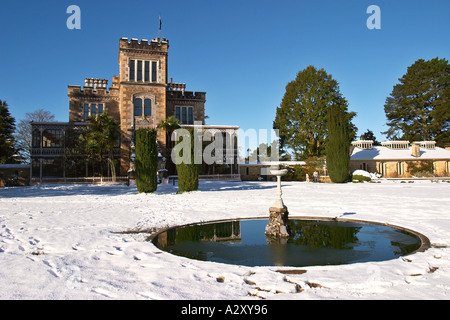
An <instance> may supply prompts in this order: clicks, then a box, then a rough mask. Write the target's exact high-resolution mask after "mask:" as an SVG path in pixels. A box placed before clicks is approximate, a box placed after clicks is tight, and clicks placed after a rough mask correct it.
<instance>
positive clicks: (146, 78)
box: [144, 61, 150, 81]
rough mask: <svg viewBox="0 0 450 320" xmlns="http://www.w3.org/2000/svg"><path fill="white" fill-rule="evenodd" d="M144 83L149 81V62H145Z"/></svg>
mask: <svg viewBox="0 0 450 320" xmlns="http://www.w3.org/2000/svg"><path fill="white" fill-rule="evenodd" d="M144 81H150V61H145V68H144Z"/></svg>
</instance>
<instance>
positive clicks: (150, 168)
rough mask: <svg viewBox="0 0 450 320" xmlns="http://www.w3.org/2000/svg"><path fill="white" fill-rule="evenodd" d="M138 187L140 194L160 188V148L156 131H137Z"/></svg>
mask: <svg viewBox="0 0 450 320" xmlns="http://www.w3.org/2000/svg"><path fill="white" fill-rule="evenodd" d="M135 162H136V187H137V189H138V191H139V192H146V193H148V192H154V191H156V188H157V187H158V182H157V178H156V174H157V170H158V148H157V145H156V130H155V129H142V128H141V129H138V130H137V131H136V160H135Z"/></svg>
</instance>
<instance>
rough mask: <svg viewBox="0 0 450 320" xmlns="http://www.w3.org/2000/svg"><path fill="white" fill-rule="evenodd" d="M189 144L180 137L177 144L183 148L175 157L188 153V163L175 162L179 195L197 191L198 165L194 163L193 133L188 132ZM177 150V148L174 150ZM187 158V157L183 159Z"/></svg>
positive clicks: (191, 131)
mask: <svg viewBox="0 0 450 320" xmlns="http://www.w3.org/2000/svg"><path fill="white" fill-rule="evenodd" d="M188 132H189V137H190V139H189V140H190V143H184V139H186V138H188V137H187V136H181V137H180V140H179V141H178V143H177V144H180V143H183V146H184V147H185V148H181V149H180V150H179V153H178V154H177V155H176V156H177V157H180V158H182V157H183V152H190V153H191V156H190V159H189V161H176V163H177V174H178V189H179V193H182V192H186V191H195V190H197V189H198V173H199V165H198V164H195V163H194V131H193V130H192V129H191V130H188ZM176 150H178V148H176ZM185 158H189V157H185Z"/></svg>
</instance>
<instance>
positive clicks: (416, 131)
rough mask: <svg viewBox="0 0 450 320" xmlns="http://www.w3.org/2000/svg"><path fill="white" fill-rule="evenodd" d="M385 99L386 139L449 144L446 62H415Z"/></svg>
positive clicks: (448, 70) (449, 83) (449, 96)
mask: <svg viewBox="0 0 450 320" xmlns="http://www.w3.org/2000/svg"><path fill="white" fill-rule="evenodd" d="M399 81H400V83H398V84H396V85H395V86H394V88H393V90H392V93H391V94H390V96H389V97H388V98H387V99H386V103H385V105H384V111H385V113H386V118H387V125H388V126H389V129H388V130H387V131H386V132H384V134H386V135H387V138H388V139H402V140H409V141H418V140H435V141H436V143H437V145H439V146H444V145H445V144H446V143H448V142H450V130H449V129H450V65H449V63H448V61H447V60H446V59H438V58H434V59H431V60H429V61H425V60H423V59H419V60H417V61H416V62H415V63H414V64H413V65H411V66H410V67H408V70H407V72H406V74H405V75H403V77H402V78H400V79H399Z"/></svg>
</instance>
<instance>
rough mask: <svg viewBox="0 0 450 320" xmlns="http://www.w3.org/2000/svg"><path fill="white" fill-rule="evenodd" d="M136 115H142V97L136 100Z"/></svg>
mask: <svg viewBox="0 0 450 320" xmlns="http://www.w3.org/2000/svg"><path fill="white" fill-rule="evenodd" d="M134 116H135V117H140V116H142V99H141V98H137V99H135V100H134Z"/></svg>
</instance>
